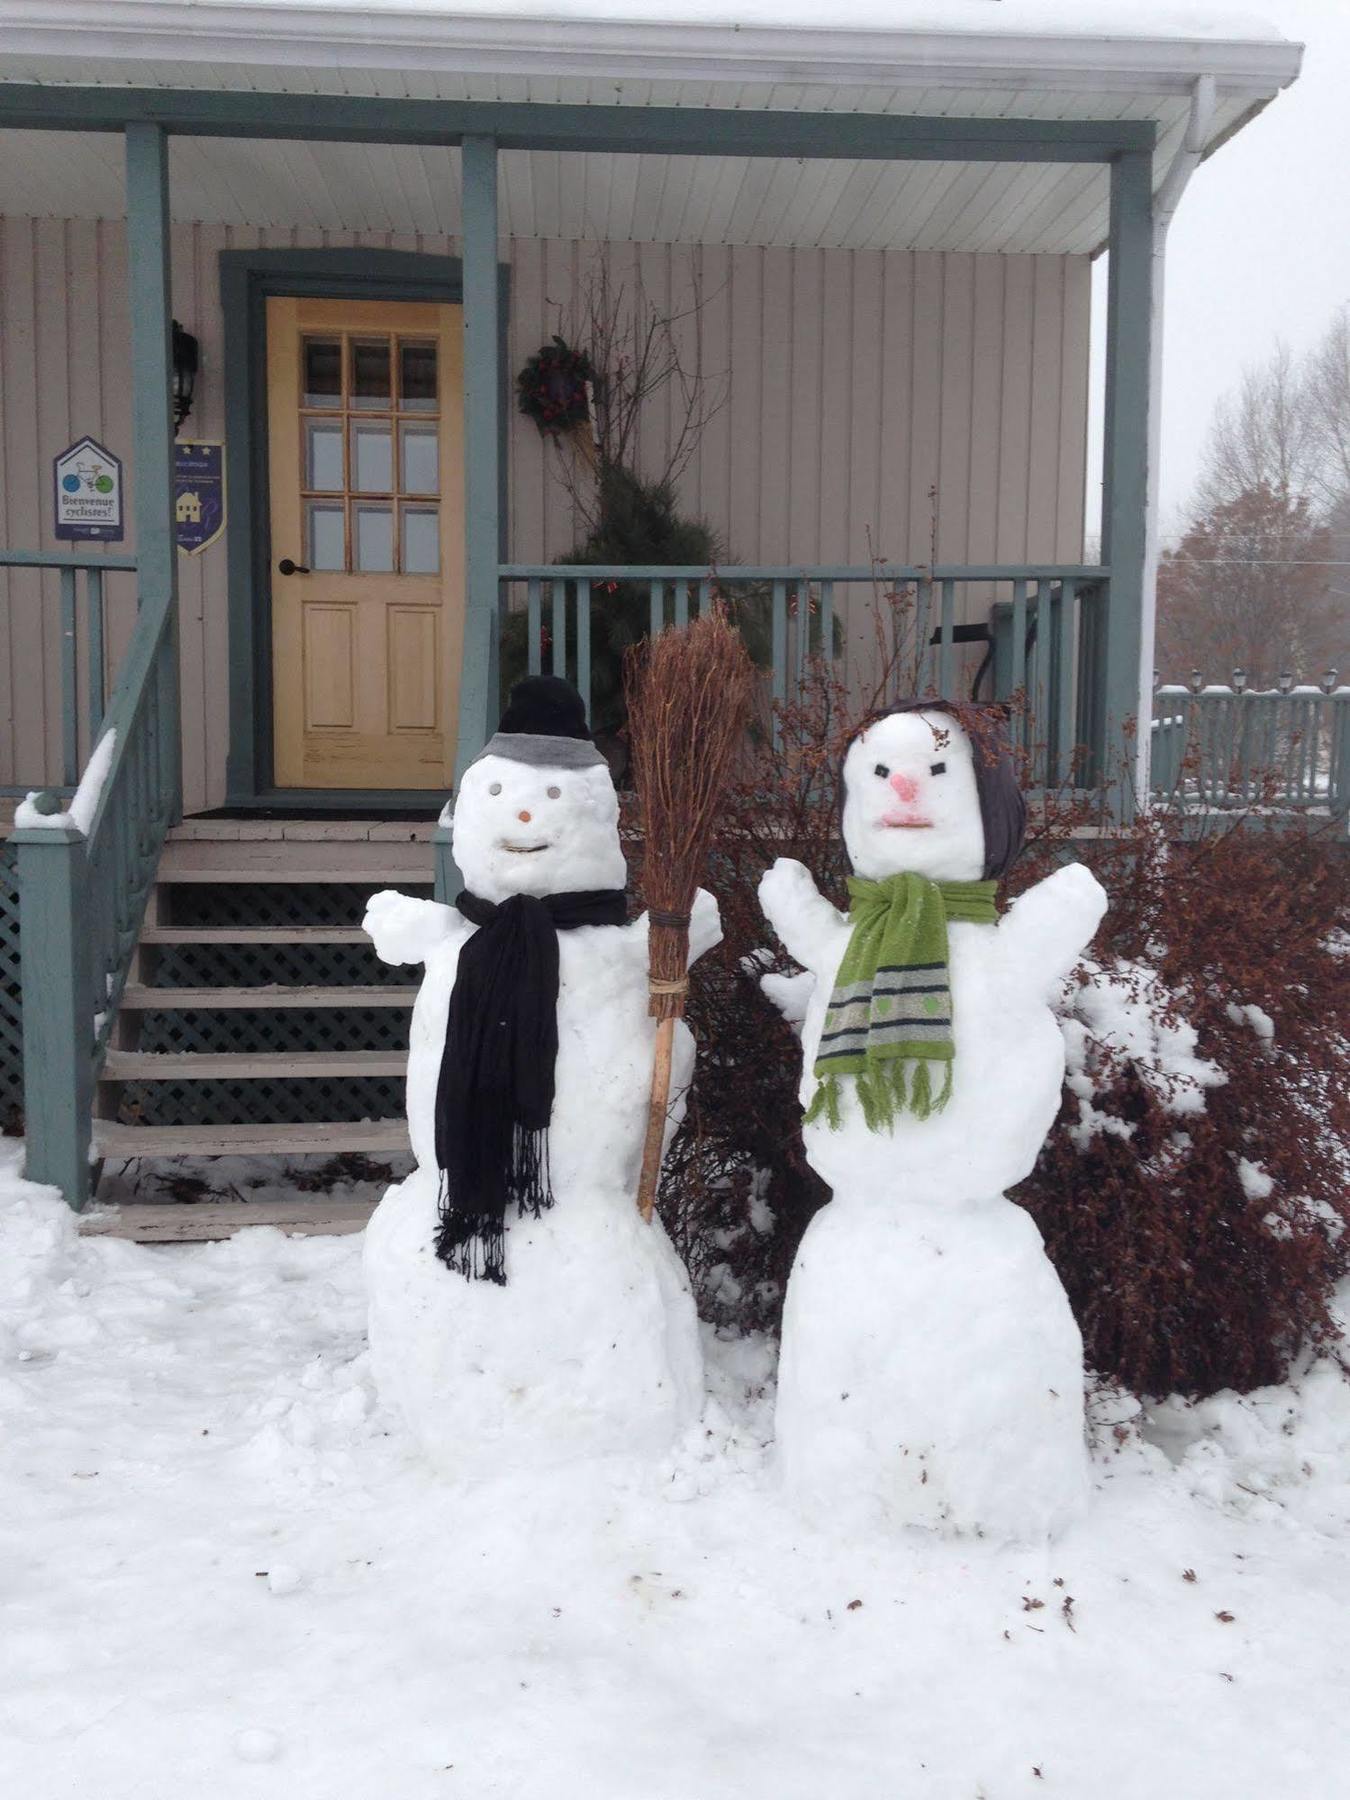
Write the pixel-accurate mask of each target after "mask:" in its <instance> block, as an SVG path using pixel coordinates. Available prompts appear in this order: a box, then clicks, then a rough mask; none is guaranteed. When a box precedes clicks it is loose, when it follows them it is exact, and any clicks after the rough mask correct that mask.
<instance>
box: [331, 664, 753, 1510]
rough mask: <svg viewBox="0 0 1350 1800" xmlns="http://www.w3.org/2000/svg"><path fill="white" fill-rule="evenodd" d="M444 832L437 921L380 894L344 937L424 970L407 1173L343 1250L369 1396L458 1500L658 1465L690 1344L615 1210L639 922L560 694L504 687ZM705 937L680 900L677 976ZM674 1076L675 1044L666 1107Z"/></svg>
mask: <svg viewBox="0 0 1350 1800" xmlns="http://www.w3.org/2000/svg"><path fill="white" fill-rule="evenodd" d="M453 832H454V854H455V861H456V863H457V864H458V867H459V869H460V871H461V874H462V876H463V879H464V884H465V891H464V893H462V894H461V895H460V896H459V898H458V900H457V902H456V904H455V905H454V906H443V905H440V904H438V903H436V902H433V901H425V900H416V899H411V898H409V897H408V896H406V895H402V894H398V893H395V892H392V891H386V892H384V893H381V894H376V895H375V896H374V897H373V899H372V900H371V902H370V905H369V909H368V911H367V913H366V918H365V928H366V930H367V932H368V933H369V935H370V936H371V938H372V940H373V941H374V944H375V948H376V952H377V954H378V955H379V956H380V957H381V958H382V960H384V961H385V962H389V963H419V962H420V963H423V964H425V968H426V973H425V976H424V978H423V981H422V985H421V989H420V991H419V993H418V998H417V1004H416V1007H415V1009H414V1012H413V1022H412V1034H411V1043H410V1051H409V1059H408V1122H409V1128H410V1132H411V1138H412V1147H413V1152H414V1155H415V1156H416V1159H417V1167H416V1169H415V1170H414V1172H413V1173H412V1174H411V1175H410V1176H409V1177H408V1178H407V1180H406V1181H404V1182H402V1183H400V1184H399V1185H398V1186H396V1187H393V1188H391V1189H390V1190H389V1192H388V1193H387V1194H386V1195H385V1198H384V1200H383V1201H382V1202H381V1204H380V1206H379V1208H378V1209H377V1211H376V1213H375V1215H374V1217H373V1218H372V1219H371V1222H370V1226H369V1228H368V1231H367V1234H366V1250H365V1275H366V1286H367V1293H368V1296H369V1302H370V1342H371V1351H372V1357H373V1361H374V1367H375V1374H376V1379H377V1382H378V1384H379V1387H380V1389H381V1392H382V1394H383V1395H384V1397H385V1398H386V1399H387V1400H388V1401H389V1402H390V1403H391V1404H392V1405H393V1406H394V1407H395V1408H396V1409H397V1410H398V1411H399V1412H400V1413H401V1414H402V1416H403V1418H404V1419H405V1421H406V1423H407V1424H408V1426H409V1428H410V1429H411V1431H412V1433H413V1435H414V1436H415V1437H416V1438H417V1439H418V1441H419V1442H420V1444H421V1445H422V1447H423V1449H424V1451H425V1452H426V1453H427V1454H428V1456H429V1457H430V1458H431V1459H432V1460H433V1461H435V1462H436V1463H437V1464H439V1465H440V1466H441V1467H443V1468H444V1469H445V1470H446V1471H447V1472H448V1473H452V1474H455V1475H458V1476H475V1475H486V1474H498V1473H502V1472H505V1471H508V1470H521V1469H538V1468H540V1467H542V1466H546V1465H549V1464H558V1463H564V1462H568V1461H572V1460H574V1459H577V1458H580V1457H585V1456H597V1455H606V1454H610V1453H614V1452H625V1453H636V1454H639V1455H642V1454H646V1455H655V1456H659V1455H660V1454H662V1453H663V1452H664V1451H666V1450H668V1449H669V1448H670V1447H671V1445H672V1444H673V1442H674V1441H675V1439H676V1438H677V1437H678V1436H679V1435H680V1434H681V1432H682V1431H683V1430H684V1429H686V1428H687V1427H688V1426H689V1425H690V1424H693V1423H694V1422H696V1421H697V1419H698V1416H699V1413H700V1411H701V1408H702V1402H703V1377H702V1359H701V1353H700V1349H699V1340H698V1322H697V1318H696V1315H695V1310H694V1304H693V1299H692V1297H691V1294H690V1290H689V1283H688V1278H687V1276H686V1274H685V1271H684V1268H683V1266H682V1264H681V1263H680V1261H679V1259H678V1257H677V1256H676V1255H675V1252H674V1250H673V1249H672V1247H671V1245H670V1242H669V1240H668V1239H667V1237H666V1234H665V1232H664V1230H663V1228H662V1226H661V1223H660V1221H659V1220H658V1219H654V1220H653V1221H652V1222H651V1223H650V1224H649V1223H646V1222H644V1220H643V1219H642V1218H641V1217H640V1216H639V1213H638V1211H637V1207H636V1204H635V1194H636V1191H637V1181H638V1172H639V1167H640V1164H641V1158H642V1144H643V1135H644V1131H645V1127H646V1119H647V1107H648V1100H649V1095H650V1084H651V1070H652V1048H653V1042H654V1033H655V1022H654V1021H653V1020H652V1019H651V1018H650V1017H649V1016H648V988H647V920H646V917H645V915H644V916H643V917H641V918H639V919H637V920H635V921H634V922H632V923H631V924H630V923H628V922H627V910H626V904H625V898H624V886H625V883H626V880H627V868H626V866H625V862H624V856H623V849H622V845H621V843H620V838H619V804H618V796H617V794H616V793H615V790H614V783H613V781H612V779H611V776H610V772H609V769H608V767H607V765H606V763H605V760H604V758H603V757H602V756H601V754H600V752H599V751H598V750H597V749H596V747H595V745H594V743H593V742H592V741H591V737H590V733H589V731H588V730H587V728H586V723H585V713H584V708H583V706H582V702H581V699H580V696H579V695H578V694H577V693H576V691H575V689H573V688H572V687H570V686H569V684H568V683H566V682H565V681H562V680H561V679H559V678H557V677H555V676H532V677H529V678H527V679H526V680H524V681H522V682H520V683H518V684H517V686H516V687H515V689H514V690H513V691H512V695H511V700H510V704H509V705H508V707H507V710H506V712H505V714H504V715H503V717H502V721H501V725H500V727H499V729H498V731H497V732H496V734H495V735H494V736H493V737H492V738H491V739H490V740H489V742H488V745H487V747H486V749H485V750H484V751H483V753H482V755H481V756H480V757H479V758H478V759H477V760H476V761H475V762H474V763H472V764H471V765H470V767H469V768H468V769H467V770H466V772H465V774H464V777H463V780H462V782H461V784H460V791H459V793H458V794H457V796H456V800H455V807H454V816H453ZM720 936H721V929H720V925H719V923H718V917H717V907H716V903H715V902H714V901H713V899H712V897H711V896H710V895H708V894H706V893H702V892H701V893H700V894H699V895H698V898H697V901H696V903H695V906H694V909H693V919H692V924H691V928H690V960H691V962H692V961H693V960H694V959H696V958H697V957H698V956H700V955H702V954H703V953H704V952H705V951H707V950H709V949H711V948H712V947H713V946H714V945H715V944H716V943H717V942H718V941H719V939H720ZM693 1060H694V1045H693V1039H692V1037H691V1036H690V1034H689V1032H688V1030H687V1028H686V1027H685V1026H684V1025H683V1024H681V1025H680V1027H679V1030H678V1033H677V1042H676V1049H675V1067H674V1082H673V1088H672V1091H673V1092H674V1093H675V1094H676V1095H677V1096H678V1095H680V1094H682V1093H683V1091H684V1090H685V1089H686V1088H687V1087H688V1084H689V1080H690V1077H691V1075H692V1072H693ZM681 1110H682V1107H681V1105H680V1103H679V1102H678V1101H677V1103H676V1105H675V1106H674V1107H673V1108H672V1118H671V1122H670V1126H669V1128H668V1129H669V1131H673V1130H674V1128H675V1125H676V1124H677V1123H678V1116H679V1113H680V1111H681Z"/></svg>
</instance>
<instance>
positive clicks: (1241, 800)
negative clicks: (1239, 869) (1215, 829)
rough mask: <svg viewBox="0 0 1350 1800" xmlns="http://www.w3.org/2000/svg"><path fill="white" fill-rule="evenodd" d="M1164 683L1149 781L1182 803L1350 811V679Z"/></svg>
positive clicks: (1156, 701)
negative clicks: (1258, 684) (1271, 684)
mask: <svg viewBox="0 0 1350 1800" xmlns="http://www.w3.org/2000/svg"><path fill="white" fill-rule="evenodd" d="M1329 675H1330V679H1328V680H1327V681H1326V683H1325V684H1324V685H1323V686H1321V687H1291V686H1286V687H1283V688H1271V689H1253V688H1247V687H1225V686H1207V687H1199V688H1189V687H1160V688H1159V689H1158V690H1157V692H1156V693H1155V694H1154V698H1153V756H1152V783H1151V785H1152V788H1153V792H1154V795H1155V796H1156V797H1158V798H1160V799H1163V800H1165V801H1167V802H1168V803H1169V804H1171V805H1173V806H1176V807H1177V808H1179V809H1181V810H1185V811H1196V810H1208V809H1211V808H1212V809H1216V810H1221V809H1230V808H1252V807H1256V808H1270V809H1272V810H1276V811H1289V810H1296V811H1308V810H1319V809H1325V810H1326V811H1327V812H1328V813H1330V814H1332V815H1337V816H1343V815H1345V814H1346V813H1350V687H1338V686H1337V685H1336V683H1335V672H1334V671H1330V672H1329Z"/></svg>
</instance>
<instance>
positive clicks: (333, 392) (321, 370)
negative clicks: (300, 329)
mask: <svg viewBox="0 0 1350 1800" xmlns="http://www.w3.org/2000/svg"><path fill="white" fill-rule="evenodd" d="M304 368H305V374H304V395H305V405H306V406H322V407H337V406H341V404H342V344H341V342H340V341H339V340H338V339H337V338H306V339H305V355H304Z"/></svg>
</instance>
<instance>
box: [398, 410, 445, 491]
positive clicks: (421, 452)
mask: <svg viewBox="0 0 1350 1800" xmlns="http://www.w3.org/2000/svg"><path fill="white" fill-rule="evenodd" d="M399 455H400V456H401V457H402V465H401V466H402V470H403V481H402V491H403V492H404V493H405V494H437V493H439V492H440V487H441V471H440V456H439V445H438V444H437V441H436V427H435V426H434V425H400V426H399Z"/></svg>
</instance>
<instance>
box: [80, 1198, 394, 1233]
mask: <svg viewBox="0 0 1350 1800" xmlns="http://www.w3.org/2000/svg"><path fill="white" fill-rule="evenodd" d="M375 1204H376V1203H375V1202H374V1201H373V1200H328V1199H325V1198H324V1197H323V1196H322V1195H321V1194H316V1195H314V1196H313V1197H312V1198H304V1197H300V1198H298V1199H295V1200H259V1201H251V1200H197V1201H191V1202H188V1203H187V1204H182V1203H174V1202H165V1204H164V1205H162V1206H158V1205H155V1204H153V1203H151V1204H148V1205H142V1204H136V1205H132V1206H109V1207H99V1208H97V1209H96V1210H95V1211H93V1212H90V1213H87V1214H85V1216H84V1217H83V1218H81V1220H80V1231H81V1233H82V1234H83V1235H84V1236H86V1237H114V1238H130V1239H131V1240H132V1241H133V1242H135V1243H137V1244H192V1243H197V1244H200V1243H206V1242H210V1241H212V1240H215V1239H219V1238H228V1237H233V1236H234V1234H235V1233H236V1232H237V1231H245V1230H247V1229H248V1228H249V1227H250V1226H251V1225H271V1226H273V1227H275V1228H276V1229H277V1230H279V1231H284V1232H286V1233H288V1234H289V1235H290V1236H292V1237H342V1236H345V1235H346V1234H347V1233H349V1232H353V1231H364V1229H365V1227H366V1223H367V1221H368V1220H369V1218H370V1215H371V1213H372V1212H374V1210H375Z"/></svg>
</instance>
